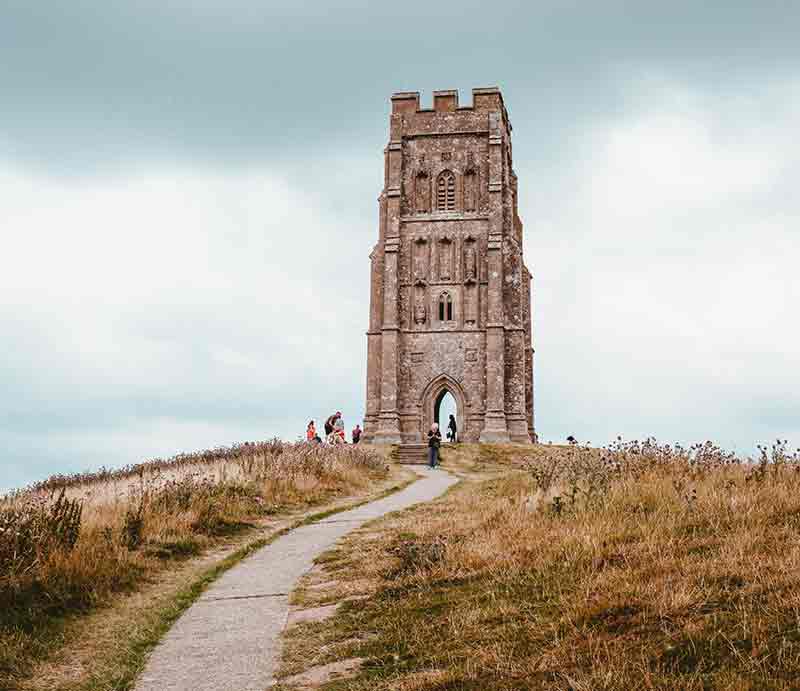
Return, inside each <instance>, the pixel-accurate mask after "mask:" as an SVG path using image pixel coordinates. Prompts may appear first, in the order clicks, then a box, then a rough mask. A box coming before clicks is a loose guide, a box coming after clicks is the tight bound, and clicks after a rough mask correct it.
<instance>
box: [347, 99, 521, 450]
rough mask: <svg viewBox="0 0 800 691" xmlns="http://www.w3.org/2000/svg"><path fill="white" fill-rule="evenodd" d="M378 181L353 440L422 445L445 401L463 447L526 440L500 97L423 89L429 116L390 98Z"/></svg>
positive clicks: (512, 198)
mask: <svg viewBox="0 0 800 691" xmlns="http://www.w3.org/2000/svg"><path fill="white" fill-rule="evenodd" d="M384 179H385V183H384V188H383V191H382V193H381V195H380V197H379V207H380V226H379V237H378V242H377V244H376V245H375V248H374V249H373V251H372V254H371V255H370V259H371V261H372V274H371V300H370V316H369V331H368V332H367V339H368V363H367V406H366V415H365V418H364V436H363V438H364V441H370V442H375V443H398V442H419V441H423V440H425V439H426V432H427V430H428V429H429V428H430V425H431V423H432V422H434V421H435V420H437V419H438V416H439V405H440V403H441V400H442V398H443V396H444V395H445V393H447V392H449V393H450V394H452V396H453V398H454V399H455V401H456V406H457V418H458V427H459V436H460V438H461V440H463V441H473V442H474V441H492V442H495V441H513V442H527V443H530V442H531V441H535V440H536V434H535V432H534V427H533V348H532V341H531V297H530V295H531V288H530V286H531V274H530V272H529V271H528V269H527V268H526V267H525V264H524V262H523V259H522V222H521V221H520V219H519V216H518V215H517V177H516V175H515V174H514V170H513V168H512V157H511V123H510V122H509V120H508V113H507V112H506V108H505V105H504V104H503V97H502V95H501V93H500V90H499V89H497V88H489V89H473V91H472V106H459V105H458V92H456V91H435V92H434V94H433V108H432V109H427V108H426V109H422V108H420V106H419V93H418V92H403V93H396V94H394V95H393V96H392V113H391V117H390V122H389V144H388V146H387V147H386V149H385V150H384ZM442 422H443V423H446V421H444V420H443V421H442ZM442 426H443V427H444V425H442Z"/></svg>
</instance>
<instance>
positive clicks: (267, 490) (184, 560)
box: [0, 441, 398, 690]
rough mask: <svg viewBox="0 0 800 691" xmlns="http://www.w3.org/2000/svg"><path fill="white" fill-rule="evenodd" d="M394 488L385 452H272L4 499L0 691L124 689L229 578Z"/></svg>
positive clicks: (196, 459)
mask: <svg viewBox="0 0 800 691" xmlns="http://www.w3.org/2000/svg"><path fill="white" fill-rule="evenodd" d="M397 477H398V474H397V471H394V470H392V471H390V469H389V467H388V466H387V464H386V461H385V459H384V457H383V456H382V455H381V454H380V453H376V452H375V450H367V449H360V448H358V447H353V446H342V447H324V446H316V445H307V444H284V443H281V442H278V441H273V442H263V443H257V444H256V443H248V444H242V445H239V446H235V447H232V448H220V449H213V450H209V451H203V452H199V453H194V454H186V455H181V456H177V457H175V458H171V459H166V460H154V461H150V462H147V463H142V464H139V465H135V466H131V467H128V468H123V469H119V470H114V471H109V470H102V471H100V472H97V473H90V474H81V475H74V476H54V477H52V478H50V479H49V480H46V481H45V482H41V483H39V484H37V485H35V486H33V487H30V488H27V489H26V490H24V491H21V492H18V493H16V494H13V495H9V496H6V497H5V498H0V689H4V690H5V689H17V688H19V689H49V690H54V689H70V690H76V689H111V688H114V689H118V688H119V689H121V688H127V686H128V684H129V683H130V680H131V678H132V676H133V674H134V673H135V672H136V670H137V669H138V666H139V665H140V664H141V660H142V659H143V656H144V653H145V652H146V650H147V649H148V648H149V646H151V645H152V644H153V643H154V642H155V641H156V640H157V639H158V637H159V636H160V635H161V634H162V633H163V631H164V630H165V628H166V627H167V626H168V625H169V623H170V622H171V621H172V620H174V619H175V618H176V617H177V616H178V614H180V612H181V611H182V609H183V608H185V607H186V606H188V605H189V604H190V603H191V601H192V600H193V599H194V598H195V597H197V595H198V594H199V593H200V592H201V591H202V588H203V587H204V585H205V584H206V583H207V582H209V581H210V580H211V579H213V578H214V577H215V576H216V575H217V574H218V573H219V571H220V570H221V569H223V568H227V567H229V566H231V565H232V564H233V563H235V561H236V560H238V559H240V558H242V557H243V556H245V555H246V554H247V553H248V552H249V551H251V550H252V549H255V548H256V547H258V546H263V544H265V542H266V541H267V540H268V539H270V538H271V537H274V536H275V535H276V534H278V533H279V531H280V530H283V529H286V528H288V527H291V525H292V521H295V522H296V521H297V520H302V519H303V518H308V516H309V513H310V512H311V511H314V510H316V511H320V510H331V509H332V508H336V507H337V506H340V505H342V503H343V502H345V501H348V498H351V499H352V498H362V499H363V498H368V497H372V496H375V494H376V493H380V492H381V491H382V490H385V489H386V488H387V487H389V486H390V485H391V483H392V482H396V481H397ZM351 503H352V502H351Z"/></svg>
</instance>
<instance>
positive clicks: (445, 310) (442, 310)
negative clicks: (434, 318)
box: [439, 292, 453, 322]
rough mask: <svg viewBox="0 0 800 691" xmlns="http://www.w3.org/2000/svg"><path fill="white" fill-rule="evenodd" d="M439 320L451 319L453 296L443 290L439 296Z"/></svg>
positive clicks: (448, 320) (449, 320)
mask: <svg viewBox="0 0 800 691" xmlns="http://www.w3.org/2000/svg"><path fill="white" fill-rule="evenodd" d="M439 321H440V322H445V321H447V322H451V321H453V298H451V297H450V293H448V292H444V293H442V294H441V295H440V296H439Z"/></svg>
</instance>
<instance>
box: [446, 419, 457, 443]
mask: <svg viewBox="0 0 800 691" xmlns="http://www.w3.org/2000/svg"><path fill="white" fill-rule="evenodd" d="M447 438H448V439H449V440H450V441H451V442H453V443H454V444H455V443H456V440H457V439H458V425H457V424H456V416H455V415H453V414H452V413H451V414H450V422H449V423H448V424H447Z"/></svg>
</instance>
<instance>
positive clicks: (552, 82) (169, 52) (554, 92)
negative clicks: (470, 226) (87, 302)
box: [0, 0, 800, 173]
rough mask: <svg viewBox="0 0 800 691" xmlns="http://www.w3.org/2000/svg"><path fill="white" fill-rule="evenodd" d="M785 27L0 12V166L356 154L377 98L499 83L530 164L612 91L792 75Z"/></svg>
mask: <svg viewBox="0 0 800 691" xmlns="http://www.w3.org/2000/svg"><path fill="white" fill-rule="evenodd" d="M798 19H800V8H797V7H794V6H793V5H790V4H786V3H775V4H769V3H767V4H764V3H760V4H754V3H749V2H738V3H726V4H725V6H724V7H722V6H720V7H715V6H713V5H711V6H705V7H701V6H698V5H697V3H690V2H678V3H669V4H665V3H655V2H654V3H635V4H634V3H628V2H622V1H621V0H620V1H618V2H604V3H576V2H567V3H563V2H538V3H537V2H534V3H528V2H516V3H514V2H512V3H503V4H499V5H497V4H496V5H493V6H492V7H491V9H488V8H487V7H486V6H485V4H484V3H479V2H476V1H472V2H467V3H464V2H459V3H456V2H441V3H435V4H430V3H423V2H414V3H404V4H403V5H402V7H401V6H399V5H398V6H393V5H390V4H388V3H366V2H357V3H328V2H318V3H256V2H252V3H250V2H234V3H217V2H200V3H189V2H171V3H155V2H140V3H130V2H89V1H88V0H87V1H84V2H74V3H69V4H66V5H64V4H61V5H59V4H55V5H53V4H44V3H30V2H19V1H15V2H10V3H8V2H7V3H4V5H3V8H2V9H0V45H2V46H3V60H2V61H0V84H2V89H3V94H4V107H3V108H2V110H1V111H0V131H2V135H3V136H2V139H0V147H2V148H1V149H0V150H5V151H6V152H7V154H9V155H13V156H16V157H20V158H24V159H28V160H30V161H32V162H38V163H39V164H40V165H43V166H45V167H51V168H57V167H58V165H59V163H60V165H61V167H62V172H72V173H74V172H86V171H91V170H93V169H94V168H95V167H96V166H98V165H100V166H102V165H108V164H109V162H114V161H118V160H120V159H121V160H129V159H137V158H141V157H144V158H148V157H166V158H167V159H169V158H170V157H175V156H179V157H188V158H194V157H196V158H199V159H204V160H214V161H229V162H233V163H236V162H242V161H247V160H261V159H263V158H264V157H265V156H267V157H270V158H272V159H286V158H289V157H292V156H295V155H297V154H298V153H299V152H302V151H309V154H307V155H313V154H312V153H311V151H313V149H315V148H318V147H320V146H323V147H328V146H332V145H333V146H338V145H339V143H338V141H336V138H337V137H339V138H341V140H342V143H343V144H345V145H347V146H352V142H353V139H354V138H358V139H359V140H361V141H363V142H364V143H365V144H367V145H368V148H369V149H370V150H374V149H375V147H376V146H380V145H381V144H382V142H383V140H384V139H385V120H386V109H387V97H388V94H389V93H390V92H391V91H393V90H396V89H404V88H414V89H420V90H423V91H427V92H428V93H427V94H426V96H425V98H428V99H429V98H430V95H429V91H430V89H433V88H449V87H460V88H461V89H462V98H464V97H467V96H468V93H469V89H470V88H471V87H472V86H479V85H483V84H486V83H497V82H499V83H501V85H502V86H503V87H504V89H505V90H506V92H507V94H508V100H509V102H510V104H511V106H512V117H513V119H515V121H516V120H517V119H519V121H520V122H526V123H529V124H530V125H532V127H529V131H533V132H536V134H537V136H536V137H530V136H526V141H527V140H530V141H531V142H535V143H534V144H533V145H532V146H531V148H530V151H532V152H533V151H539V152H541V151H542V150H547V149H548V148H549V149H550V150H551V152H552V153H555V152H557V151H558V148H559V147H558V142H559V141H561V140H562V139H563V137H564V129H565V128H566V129H567V130H568V129H569V128H570V127H574V126H575V124H576V123H577V122H579V121H581V120H584V121H585V120H587V119H591V118H595V117H598V116H600V117H602V116H604V115H611V116H613V115H616V114H618V113H619V112H620V110H621V109H623V108H624V107H625V104H624V102H622V101H621V100H620V98H621V94H620V93H619V90H618V89H617V88H616V87H615V82H616V80H617V79H618V78H619V76H620V75H622V76H625V75H629V74H631V73H635V72H636V71H637V70H641V69H643V68H652V67H653V66H655V67H657V68H659V69H663V70H667V71H668V72H670V73H671V74H673V75H674V76H675V77H676V78H680V79H693V80H700V81H704V82H705V83H706V84H707V85H708V86H709V87H711V88H715V87H716V86H717V85H718V84H719V81H720V77H721V78H722V79H723V80H724V81H726V82H728V83H729V85H731V86H735V88H743V89H747V88H749V86H750V85H752V84H754V83H758V82H759V81H760V80H763V78H764V75H765V72H766V73H769V72H782V71H783V72H785V71H786V70H793V69H795V67H796V65H797V57H798V55H797V50H796V46H795V43H796V40H795V39H796V30H797V28H798V26H800V22H798ZM332 140H333V142H335V143H333V142H332ZM526 152H527V147H526Z"/></svg>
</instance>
